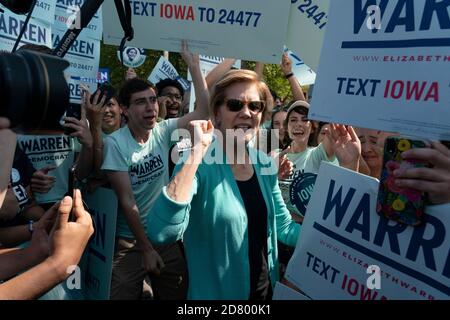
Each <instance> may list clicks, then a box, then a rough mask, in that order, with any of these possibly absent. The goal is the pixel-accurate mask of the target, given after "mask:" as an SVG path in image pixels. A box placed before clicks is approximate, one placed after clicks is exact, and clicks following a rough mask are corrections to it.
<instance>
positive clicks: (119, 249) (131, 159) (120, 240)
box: [102, 54, 208, 299]
mask: <svg viewBox="0 0 450 320" xmlns="http://www.w3.org/2000/svg"><path fill="white" fill-rule="evenodd" d="M183 58H185V60H186V59H187V60H188V61H186V62H187V64H188V67H189V69H190V71H191V74H192V76H193V82H194V86H195V89H196V92H197V105H198V106H199V108H198V109H197V110H195V111H194V112H191V113H189V114H188V115H186V116H184V117H182V118H177V119H168V120H164V121H161V122H157V117H158V111H159V106H158V101H157V92H156V88H155V87H154V86H153V85H151V84H150V83H148V82H146V81H143V80H140V79H137V78H135V79H131V80H129V81H127V82H126V83H125V84H124V86H123V87H122V89H121V90H120V93H119V102H120V104H121V106H122V108H123V110H124V114H125V116H126V117H127V120H128V122H127V126H126V127H123V128H121V129H120V130H118V131H116V132H114V133H113V134H111V135H110V136H108V137H107V138H106V139H105V144H104V152H103V165H102V170H105V171H106V175H107V177H108V179H109V181H110V183H111V185H112V187H113V189H114V191H115V192H116V194H117V197H118V199H119V205H120V206H119V207H120V211H119V214H118V221H117V238H116V248H115V253H114V260H113V273H112V281H111V299H139V298H140V294H141V292H142V281H143V279H144V277H145V275H146V274H147V273H150V276H151V281H152V287H153V292H154V295H155V298H157V299H185V298H186V292H187V282H186V277H187V270H186V262H185V260H184V257H183V253H182V252H181V248H180V246H179V245H178V244H176V243H175V244H170V245H167V246H162V247H157V248H156V247H153V246H152V244H151V243H150V241H149V239H148V237H147V235H146V221H147V216H148V215H149V214H151V211H152V207H153V204H154V201H155V200H156V198H157V197H158V196H159V194H160V193H161V191H162V188H163V186H165V185H166V184H167V183H168V182H169V171H168V168H169V166H168V158H169V150H170V147H171V145H172V143H174V142H177V140H178V139H174V141H172V139H171V136H172V132H173V131H175V130H176V129H177V128H186V127H187V124H188V123H189V122H190V121H192V120H197V119H205V118H207V117H208V111H207V110H208V109H207V95H206V93H207V91H206V90H207V88H206V83H205V82H204V79H203V76H202V74H201V71H200V66H199V60H198V57H195V56H193V55H190V54H188V55H186V54H184V56H183ZM163 266H164V268H162V267H163Z"/></svg>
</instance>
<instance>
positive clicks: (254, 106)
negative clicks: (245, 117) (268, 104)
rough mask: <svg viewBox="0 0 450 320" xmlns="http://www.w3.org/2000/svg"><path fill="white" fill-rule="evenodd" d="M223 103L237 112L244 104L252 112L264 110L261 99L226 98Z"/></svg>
mask: <svg viewBox="0 0 450 320" xmlns="http://www.w3.org/2000/svg"><path fill="white" fill-rule="evenodd" d="M225 104H226V106H227V108H228V110H230V111H231V112H238V111H241V110H242V108H244V106H245V105H247V106H248V109H249V110H250V111H251V112H253V113H260V112H262V111H263V110H264V108H265V104H264V102H263V101H244V100H239V99H228V100H226V101H225Z"/></svg>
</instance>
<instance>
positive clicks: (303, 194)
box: [289, 173, 317, 216]
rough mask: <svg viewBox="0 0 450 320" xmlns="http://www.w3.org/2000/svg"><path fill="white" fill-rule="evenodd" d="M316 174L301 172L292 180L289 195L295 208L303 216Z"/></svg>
mask: <svg viewBox="0 0 450 320" xmlns="http://www.w3.org/2000/svg"><path fill="white" fill-rule="evenodd" d="M316 178H317V174H315V173H303V174H301V175H299V176H298V177H297V178H295V179H294V181H292V184H291V188H290V190H289V196H290V198H291V202H292V204H293V205H294V206H295V207H296V208H297V210H298V211H299V213H300V214H301V215H302V216H305V213H306V208H307V206H308V203H309V199H310V198H311V195H312V193H313V190H314V184H315V183H316Z"/></svg>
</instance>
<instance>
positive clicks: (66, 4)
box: [54, 0, 120, 40]
mask: <svg viewBox="0 0 450 320" xmlns="http://www.w3.org/2000/svg"><path fill="white" fill-rule="evenodd" d="M84 1H85V0H57V1H56V10H55V17H54V22H55V25H54V27H55V28H57V29H59V30H64V31H66V30H67V29H68V28H80V27H81V18H80V16H79V15H78V12H79V10H80V8H81V7H82V6H83V4H84ZM108 2H110V1H108ZM111 2H112V3H113V2H114V1H111ZM116 18H117V20H115V19H116ZM113 20H114V21H116V22H118V21H119V18H118V16H117V13H116V14H115V15H114V18H113ZM119 24H120V23H119ZM80 34H82V35H83V36H86V37H89V38H92V39H97V40H102V35H103V24H102V10H101V7H100V9H99V10H98V11H97V13H96V14H95V15H94V17H93V18H92V19H91V21H89V24H88V25H87V26H86V27H85V28H84V29H83V31H81V33H80Z"/></svg>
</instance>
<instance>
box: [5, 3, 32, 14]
mask: <svg viewBox="0 0 450 320" xmlns="http://www.w3.org/2000/svg"><path fill="white" fill-rule="evenodd" d="M0 3H1V4H2V5H4V6H5V7H6V8H8V9H9V10H11V11H12V12H14V13H16V14H25V13H27V12H28V11H30V10H31V6H32V5H33V0H0Z"/></svg>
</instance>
